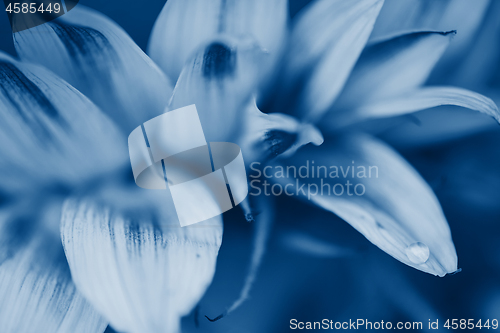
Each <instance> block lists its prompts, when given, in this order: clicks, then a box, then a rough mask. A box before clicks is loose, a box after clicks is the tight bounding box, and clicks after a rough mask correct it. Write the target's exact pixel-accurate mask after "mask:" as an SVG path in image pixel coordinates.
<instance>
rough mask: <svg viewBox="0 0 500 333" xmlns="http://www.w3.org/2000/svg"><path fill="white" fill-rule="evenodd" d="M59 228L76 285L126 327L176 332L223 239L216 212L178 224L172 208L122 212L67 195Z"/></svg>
mask: <svg viewBox="0 0 500 333" xmlns="http://www.w3.org/2000/svg"><path fill="white" fill-rule="evenodd" d="M165 203H167V201H166V200H165ZM170 208H173V207H170ZM172 214H174V215H172ZM61 228H62V229H61V232H62V239H63V245H64V249H65V252H66V257H67V258H68V261H69V264H70V268H71V274H72V276H73V279H74V281H75V284H76V285H77V287H78V289H79V290H80V291H81V292H82V294H83V295H85V297H86V298H87V299H88V300H89V301H90V302H91V303H92V304H93V305H94V306H95V307H96V308H97V309H98V310H99V311H100V312H101V313H102V314H103V315H104V316H105V317H106V318H108V319H109V321H110V322H111V325H112V326H113V327H114V328H115V329H116V330H118V331H123V332H130V333H140V332H152V333H154V332H178V331H179V328H180V318H181V317H182V316H184V315H186V314H188V313H189V312H190V311H191V310H192V309H193V307H194V306H195V305H196V304H197V303H198V301H199V300H200V298H201V297H202V296H203V294H204V292H205V290H206V289H207V287H208V286H209V284H210V282H211V281H212V278H213V275H214V273H215V262H216V259H217V253H218V251H219V247H220V245H221V241H222V223H221V220H220V218H216V219H212V220H207V221H205V222H201V223H198V224H196V225H192V226H188V227H184V228H181V227H180V225H179V222H178V220H177V218H176V217H175V211H174V210H172V209H171V210H170V213H169V215H168V216H164V217H158V218H152V217H151V216H145V215H144V214H141V215H138V216H137V217H136V218H127V219H125V218H122V217H121V216H120V215H119V214H113V213H110V211H109V210H105V209H101V208H99V207H98V206H95V205H93V204H90V203H76V202H72V201H69V202H67V203H66V205H65V207H64V211H63V217H62V226H61Z"/></svg>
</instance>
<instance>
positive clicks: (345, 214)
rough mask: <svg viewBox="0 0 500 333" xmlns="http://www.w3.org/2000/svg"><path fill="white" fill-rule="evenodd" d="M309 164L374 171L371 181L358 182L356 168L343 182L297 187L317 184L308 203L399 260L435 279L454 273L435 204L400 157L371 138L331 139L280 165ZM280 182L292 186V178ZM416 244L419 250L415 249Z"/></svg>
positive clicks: (451, 247)
mask: <svg viewBox="0 0 500 333" xmlns="http://www.w3.org/2000/svg"><path fill="white" fill-rule="evenodd" d="M312 161H314V162H315V164H314V165H315V167H316V168H317V167H318V166H326V168H327V170H328V174H330V172H331V171H332V169H331V168H330V167H335V166H337V167H338V168H339V169H340V166H342V167H343V168H344V171H345V170H346V168H347V167H353V166H356V167H359V166H362V167H364V168H365V170H366V175H368V172H369V170H370V169H369V167H376V169H375V168H372V176H371V178H369V177H366V178H363V177H358V175H359V174H358V172H359V168H356V169H355V176H354V177H352V175H351V171H352V170H351V169H349V172H348V174H347V175H346V177H345V178H344V176H343V175H342V173H341V171H339V174H340V177H339V178H334V177H332V176H329V177H326V178H325V177H322V178H318V177H315V178H301V179H299V182H300V183H305V184H314V185H317V187H318V190H319V191H318V192H317V195H313V194H314V191H315V188H314V187H312V185H311V187H312V188H311V191H310V192H307V191H306V196H307V193H309V194H311V195H310V196H309V198H310V200H311V201H312V202H314V203H316V204H317V205H319V206H320V207H323V208H325V209H326V210H329V211H331V212H333V213H335V214H337V215H338V216H339V217H341V218H342V219H344V220H345V221H346V222H348V223H349V224H351V225H352V226H353V227H354V228H356V229H357V230H358V231H359V232H361V233H362V234H363V235H364V236H365V237H366V238H367V239H368V240H369V241H371V242H372V243H373V244H375V245H377V246H378V247H379V248H380V249H382V250H383V251H385V252H387V253H388V254H390V255H391V256H393V257H394V258H396V259H398V260H399V261H401V262H403V263H405V264H407V265H409V266H411V267H414V268H416V269H419V270H421V271H424V272H428V273H431V274H434V275H439V276H444V275H446V274H447V273H451V272H455V271H456V270H457V257H456V252H455V247H454V245H453V241H452V239H451V233H450V229H449V227H448V223H447V222H446V218H445V217H444V215H443V212H442V210H441V207H440V205H439V202H438V200H437V198H436V196H435V195H434V193H433V192H432V190H431V188H430V187H429V186H428V185H427V184H426V183H425V181H424V180H423V179H422V177H421V176H420V175H419V174H418V173H417V172H416V171H415V170H414V169H413V168H412V167H411V166H410V165H409V164H408V163H407V162H406V161H405V160H404V159H403V158H402V157H401V156H399V154H397V153H396V152H395V151H393V150H392V149H391V148H389V147H388V146H386V145H385V144H383V143H382V142H379V141H376V140H375V139H373V138H371V137H366V136H356V137H353V136H350V137H335V138H330V141H329V142H328V141H327V143H325V144H323V145H322V146H321V147H311V146H309V147H305V148H304V149H301V150H299V151H298V153H297V155H295V156H294V157H292V158H290V159H289V160H285V161H283V162H281V165H285V166H288V165H290V164H291V165H295V166H296V167H297V168H298V167H299V166H303V165H306V163H307V162H308V163H309V165H310V166H311V165H312ZM316 168H315V170H316ZM290 176H293V173H290ZM361 176H362V175H361ZM276 180H277V181H280V182H281V181H283V180H282V179H276ZM347 181H350V184H351V186H350V191H351V192H350V193H351V195H349V194H348V192H347V191H348V190H347V187H348V185H346V184H347ZM284 182H287V183H290V184H293V185H295V183H296V179H293V178H288V179H287V180H285V181H284ZM322 182H323V183H322ZM324 183H327V184H329V185H330V190H328V188H327V187H322V185H323V184H324ZM336 184H342V186H343V189H344V191H343V194H341V191H340V189H341V188H340V187H337V188H336V193H338V194H339V195H335V194H334V193H333V190H332V187H333V186H335V185H336ZM358 184H362V185H363V186H364V188H365V193H364V194H363V195H357V194H354V186H355V185H358ZM360 186H361V185H360ZM305 188H306V190H307V188H308V185H305ZM292 189H293V187H292ZM321 189H323V192H321ZM362 189H363V188H362V187H358V189H357V192H356V193H362ZM289 191H292V192H293V190H291V189H289ZM299 193H301V192H299ZM420 243H421V244H423V245H418V246H417V245H415V244H420ZM426 247H427V248H428V250H429V251H430V252H429V258H428V260H422V261H418V260H416V259H415V257H418V256H417V254H419V253H420V252H419V249H421V250H422V251H424V250H425V248H426ZM424 259H425V258H424Z"/></svg>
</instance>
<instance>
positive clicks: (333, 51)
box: [279, 0, 383, 121]
mask: <svg viewBox="0 0 500 333" xmlns="http://www.w3.org/2000/svg"><path fill="white" fill-rule="evenodd" d="M382 3H383V1H382V0H359V1H343V0H318V1H315V2H314V3H312V4H310V5H309V6H308V7H307V8H306V9H304V10H303V11H302V12H301V13H300V14H299V15H298V17H297V21H296V22H295V24H294V26H293V30H292V35H291V41H290V43H291V45H290V48H289V49H288V50H287V61H286V63H285V64H284V66H285V69H284V74H283V78H282V79H281V82H282V87H281V88H279V89H280V92H279V94H280V95H279V98H280V103H281V105H280V107H281V108H282V109H286V104H284V103H286V101H287V100H290V96H293V95H295V94H296V92H299V93H298V94H297V95H298V96H297V105H296V106H295V108H294V109H295V111H294V112H295V113H296V114H297V115H298V116H300V117H301V118H306V120H307V121H315V120H318V118H319V117H321V116H322V115H323V114H324V113H325V112H326V111H327V110H328V108H329V107H330V106H331V105H332V103H333V102H334V101H335V99H336V98H337V96H338V94H339V93H340V91H341V89H342V87H343V86H344V83H345V81H346V80H347V78H348V76H349V74H350V72H351V70H352V68H353V67H354V64H355V63H356V61H357V59H358V56H359V54H360V53H361V51H362V50H363V48H364V46H365V44H366V41H367V40H368V37H369V35H370V33H371V31H372V28H373V24H374V23H375V19H376V18H377V15H378V13H379V11H380V8H381V7H382ZM303 82H305V83H303ZM302 85H303V86H302Z"/></svg>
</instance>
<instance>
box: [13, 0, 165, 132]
mask: <svg viewBox="0 0 500 333" xmlns="http://www.w3.org/2000/svg"><path fill="white" fill-rule="evenodd" d="M14 43H15V46H16V50H17V53H18V54H19V57H20V58H21V59H22V60H23V61H29V62H33V63H38V64H41V65H43V66H45V67H47V68H49V69H50V70H52V71H53V72H54V73H56V74H57V75H59V76H60V77H62V78H63V79H65V80H66V81H68V82H69V83H70V84H72V85H73V86H74V87H76V88H77V89H78V90H80V91H81V92H82V93H84V94H85V95H86V96H88V97H89V98H90V99H91V100H93V101H94V102H95V103H96V104H97V105H98V106H99V107H101V108H102V109H103V110H104V111H105V112H106V113H107V114H109V115H110V116H111V118H113V120H115V121H116V122H117V123H118V124H120V125H121V126H122V127H123V128H124V129H125V131H127V132H128V131H129V130H132V129H133V128H135V127H137V126H138V125H139V124H142V123H143V122H144V121H147V120H149V119H150V118H153V117H155V116H157V115H159V114H161V113H162V112H163V111H164V109H165V107H166V106H167V103H168V99H169V98H170V95H171V92H172V89H171V84H170V83H169V81H168V79H167V77H166V76H165V74H163V73H162V71H161V70H160V69H159V68H158V67H157V66H156V65H155V64H154V63H153V62H152V61H151V59H149V58H148V56H147V55H146V54H145V53H144V52H142V50H141V49H140V48H139V47H138V46H137V45H136V44H135V43H134V42H133V41H132V39H131V38H130V37H129V36H128V35H127V34H126V33H125V31H123V30H122V29H121V28H120V27H119V26H118V25H117V24H116V23H114V22H113V21H111V20H110V19H109V18H107V17H106V16H104V15H102V14H100V13H98V12H96V11H93V10H91V9H88V8H85V7H84V6H81V5H79V6H77V7H75V8H74V9H73V10H71V11H70V12H68V13H66V14H65V15H64V16H62V17H60V18H58V19H56V20H54V21H51V22H48V23H46V24H43V25H41V26H38V27H35V28H32V29H28V30H24V31H21V32H17V33H14Z"/></svg>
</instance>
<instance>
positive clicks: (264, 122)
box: [239, 101, 323, 162]
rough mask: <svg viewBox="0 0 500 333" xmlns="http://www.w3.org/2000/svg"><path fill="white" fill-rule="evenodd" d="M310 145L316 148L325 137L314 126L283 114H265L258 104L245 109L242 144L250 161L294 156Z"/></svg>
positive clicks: (253, 103) (250, 104)
mask: <svg viewBox="0 0 500 333" xmlns="http://www.w3.org/2000/svg"><path fill="white" fill-rule="evenodd" d="M308 143H312V144H314V145H316V146H319V145H321V144H322V143H323V135H322V134H321V132H320V131H319V130H318V129H317V128H316V127H315V126H314V125H312V124H305V123H301V122H300V121H298V120H297V119H295V118H294V117H292V116H289V115H286V114H282V113H269V114H266V113H262V112H261V111H260V110H259V109H258V108H257V105H256V104H255V101H252V102H251V103H249V105H248V106H247V107H246V108H245V126H244V129H243V133H242V135H241V137H240V138H239V145H240V147H241V149H242V150H243V153H244V155H245V160H246V161H247V162H255V161H265V160H269V159H272V158H274V157H277V156H279V155H282V156H284V157H287V156H291V155H293V154H294V153H295V152H296V151H297V149H299V148H300V147H302V146H304V145H306V144H308Z"/></svg>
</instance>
